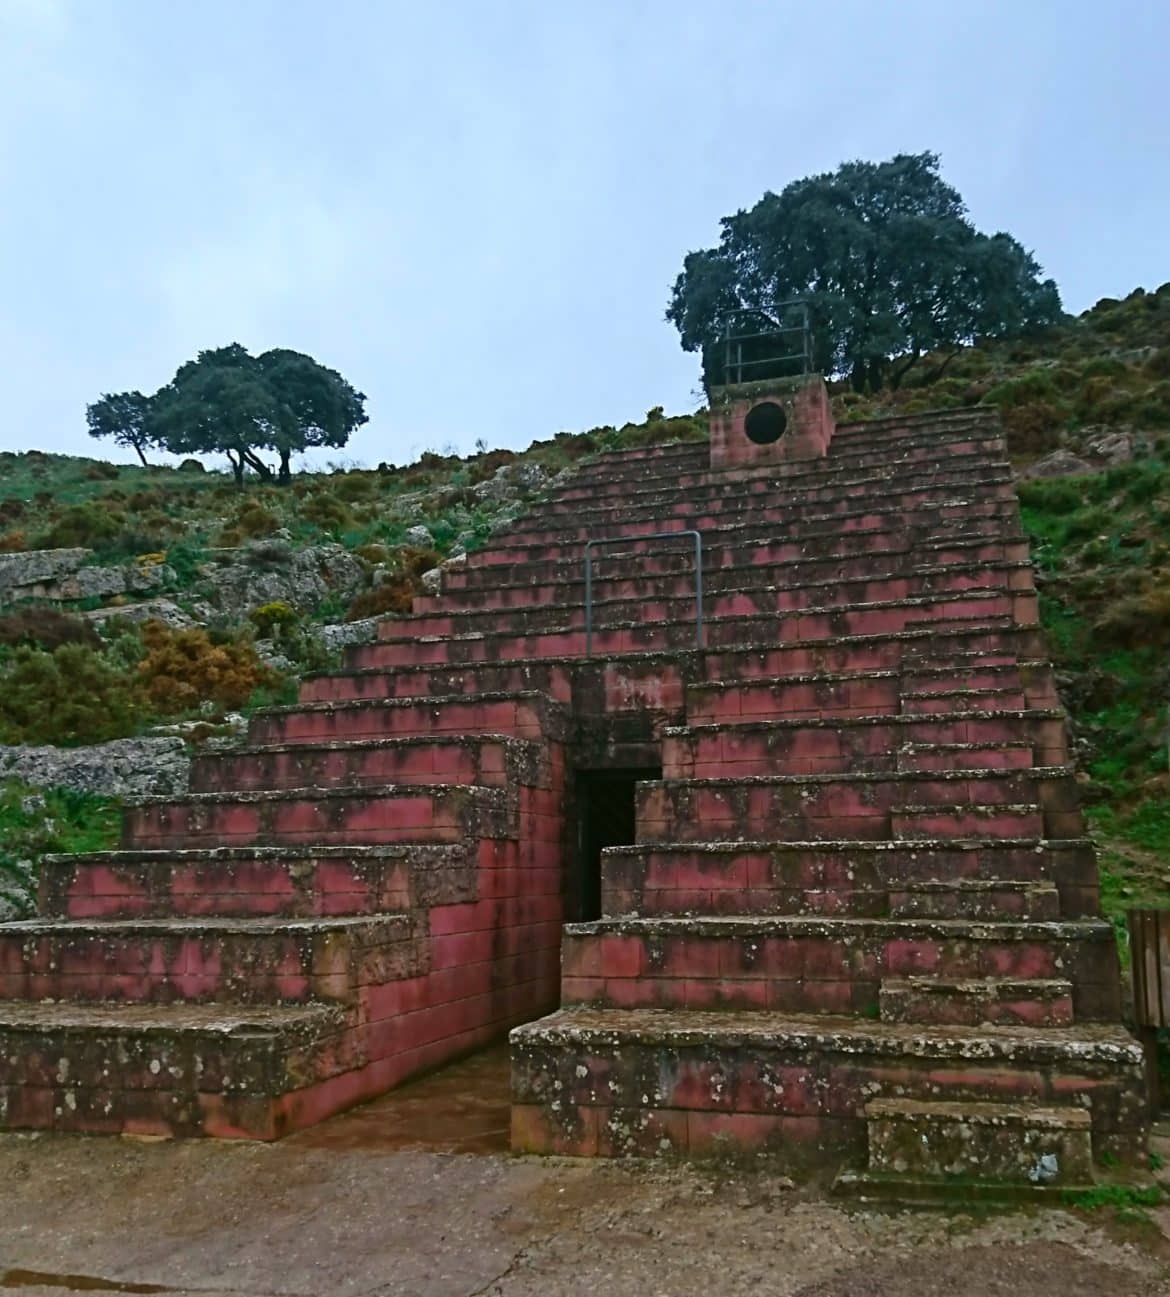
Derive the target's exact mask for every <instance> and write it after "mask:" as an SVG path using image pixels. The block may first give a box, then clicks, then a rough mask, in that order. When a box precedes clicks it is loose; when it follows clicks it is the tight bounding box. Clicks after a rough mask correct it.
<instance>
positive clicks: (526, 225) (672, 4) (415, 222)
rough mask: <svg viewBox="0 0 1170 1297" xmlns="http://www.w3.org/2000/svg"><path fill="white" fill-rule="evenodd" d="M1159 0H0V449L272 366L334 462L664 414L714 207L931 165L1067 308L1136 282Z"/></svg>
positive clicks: (1159, 258)
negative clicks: (300, 391) (235, 350)
mask: <svg viewBox="0 0 1170 1297" xmlns="http://www.w3.org/2000/svg"><path fill="white" fill-rule="evenodd" d="M1168 55H1170V6H1168V5H1166V4H1165V3H1162V2H1161V0H1148V2H1139V0H1120V2H1119V0H1112V2H1111V3H1110V4H1108V5H1102V4H1100V3H1088V2H1087V0H1063V2H1050V0H1009V2H1005V3H999V2H998V0H989V2H986V3H974V2H968V3H940V2H939V0H929V2H928V3H927V2H922V0H886V2H885V3H878V2H877V0H872V2H870V0H836V2H830V0H800V2H799V3H790V2H789V0H770V2H767V3H749V2H746V0H741V2H737V0H720V2H719V3H712V2H711V0H706V2H705V3H697V2H695V0H669V2H667V0H663V2H662V3H658V2H657V0H641V2H640V0H624V2H620V0H592V2H591V3H572V4H570V3H557V0H544V3H525V2H521V0H450V2H449V3H425V2H424V3H418V2H417V0H416V2H414V3H398V2H397V0H383V2H381V3H378V2H375V0H327V2H326V0H0V357H2V359H0V380H2V384H3V401H2V405H0V408H2V409H3V418H2V419H0V448H7V449H27V448H31V447H37V448H40V449H44V450H60V451H73V452H79V453H83V454H84V453H98V454H103V453H106V452H105V451H103V450H102V449H100V446H101V443H95V442H93V441H91V440H90V439H89V438H88V437H87V436H86V433H85V424H84V407H85V405H86V403H87V402H88V401H90V400H93V399H94V398H95V397H96V396H97V395H98V394H99V393H100V392H103V391H119V390H122V389H126V388H141V389H142V390H144V391H153V390H154V388H156V387H157V386H158V385H159V384H161V383H163V382H165V381H166V380H167V379H168V378H169V377H170V376H171V374H172V373H173V372H174V370H175V368H176V367H177V366H178V365H179V364H180V363H181V362H182V361H184V360H187V359H189V358H190V357H191V356H193V355H194V353H195V352H196V351H197V350H199V349H200V348H203V347H213V346H221V345H224V344H226V343H228V342H232V341H239V342H242V343H244V344H245V345H246V346H248V347H250V348H253V349H256V350H263V349H265V348H267V347H271V346H284V347H293V348H296V349H298V350H302V351H308V352H310V353H311V354H313V355H314V356H316V357H317V358H318V359H319V360H321V361H322V362H324V363H326V364H328V365H332V366H334V367H335V368H337V369H339V370H341V372H342V373H343V374H345V376H346V377H347V378H349V379H350V380H351V381H352V382H353V383H354V384H355V385H356V386H358V387H359V388H361V389H362V390H363V391H365V392H366V393H367V395H368V396H369V407H368V408H369V412H370V424H369V425H368V426H367V427H366V428H364V429H363V430H362V431H361V432H360V433H359V434H358V435H357V436H356V437H355V438H354V440H353V442H352V443H351V446H350V449H349V454H350V455H352V456H353V457H354V458H357V459H360V460H363V461H365V462H367V463H371V464H372V463H376V462H377V461H378V460H380V459H389V460H396V461H398V462H402V461H403V460H405V459H407V458H409V457H411V456H412V455H413V454H416V453H418V452H419V451H422V450H424V449H427V448H434V449H439V448H442V447H443V446H445V445H447V444H454V445H455V446H457V447H459V448H461V449H470V448H471V446H472V444H473V443H474V441H475V440H476V438H478V437H483V438H484V439H485V440H486V441H487V442H488V443H489V445H492V446H516V447H519V446H523V445H526V444H527V443H528V442H529V441H531V440H532V439H533V438H536V437H547V436H551V435H552V434H553V433H555V432H557V431H558V430H561V429H572V430H578V429H583V428H587V427H590V426H592V425H595V424H599V423H622V422H624V421H625V420H627V419H638V418H641V416H642V415H643V414H644V412H645V411H646V410H647V409H648V408H649V407H650V406H653V405H665V406H666V408H667V409H668V410H669V411H682V410H686V409H690V408H693V406H694V404H695V402H694V399H693V396H692V393H693V392H694V390H695V388H696V387H697V365H696V361H695V358H694V357H693V356H689V355H686V354H684V353H683V352H682V351H680V350H679V348H678V343H677V340H676V335H675V333H674V330H673V329H672V328H671V327H670V326H669V325H668V324H666V322H665V321H664V320H663V310H664V308H665V304H666V300H667V296H668V293H669V289H670V285H671V283H672V281H673V279H674V276H675V274H676V273H677V272H678V269H679V267H680V265H681V262H682V258H683V256H684V254H685V253H686V252H687V251H688V250H689V249H691V248H696V247H704V246H708V245H710V244H711V243H713V242H714V241H715V240H716V238H717V236H718V221H719V218H720V217H721V216H723V215H726V214H728V213H730V212H733V211H734V210H736V209H737V208H739V207H743V206H749V205H750V204H752V203H754V202H755V201H756V199H758V198H759V197H760V195H761V194H762V193H763V192H764V191H765V190H766V189H776V190H778V189H780V188H782V187H783V186H784V185H785V184H786V183H787V182H788V181H789V180H792V179H795V178H798V177H800V176H804V175H807V174H809V173H810V172H814V171H822V170H828V169H831V168H833V167H835V166H836V165H837V164H838V163H839V162H841V161H843V160H845V159H848V158H855V157H858V158H866V159H870V160H880V159H883V158H886V157H889V156H891V155H892V154H894V153H896V152H899V151H912V150H913V151H916V150H920V149H926V148H930V149H935V150H937V151H939V152H941V153H942V155H943V173H944V175H945V176H946V178H947V179H948V180H949V181H951V182H952V183H953V184H954V185H956V186H957V187H958V189H959V190H960V192H961V193H962V194H963V195H964V197H965V198H966V200H967V202H968V204H969V206H970V208H971V212H972V215H973V217H974V219H975V221H976V223H977V224H978V225H979V226H980V228H982V229H985V230H988V231H990V230H993V229H1006V230H1009V231H1010V232H1011V233H1013V234H1015V235H1016V236H1017V237H1018V238H1019V239H1020V240H1021V241H1022V242H1023V243H1025V244H1026V245H1027V246H1028V247H1030V248H1031V249H1032V250H1033V251H1034V252H1035V253H1036V255H1037V256H1038V258H1039V259H1040V261H1041V263H1042V264H1043V266H1044V268H1045V270H1046V272H1047V273H1049V274H1051V275H1053V276H1054V277H1055V278H1056V280H1057V282H1058V283H1059V284H1060V286H1061V290H1062V292H1063V294H1064V298H1065V302H1066V305H1067V306H1068V307H1069V308H1070V309H1073V310H1080V309H1083V308H1084V307H1085V306H1088V305H1090V304H1091V303H1092V302H1094V301H1095V300H1096V299H1097V298H1098V297H1101V296H1105V295H1120V294H1124V293H1125V292H1127V291H1128V290H1129V289H1131V288H1133V287H1135V286H1136V285H1139V284H1141V285H1143V286H1146V287H1153V286H1155V285H1156V284H1158V283H1160V282H1162V281H1163V280H1165V279H1170V220H1168V214H1167V200H1168V197H1170V164H1168V161H1167V159H1168V158H1170V95H1168V94H1167V90H1166V67H1167V59H1168Z"/></svg>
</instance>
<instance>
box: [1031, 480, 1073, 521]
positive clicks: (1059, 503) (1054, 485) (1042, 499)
mask: <svg viewBox="0 0 1170 1297" xmlns="http://www.w3.org/2000/svg"><path fill="white" fill-rule="evenodd" d="M1017 493H1018V495H1019V497H1020V503H1021V504H1022V505H1024V506H1025V507H1026V508H1033V509H1042V510H1043V511H1044V512H1046V513H1055V514H1065V513H1073V512H1075V511H1076V510H1077V509H1079V508H1080V507H1081V506H1082V505H1083V504H1084V503H1085V486H1084V479H1083V478H1079V477H1074V478H1069V477H1037V478H1033V479H1031V480H1030V481H1027V482H1021V483H1020V485H1019V488H1018V492H1017Z"/></svg>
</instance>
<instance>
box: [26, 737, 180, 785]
mask: <svg viewBox="0 0 1170 1297" xmlns="http://www.w3.org/2000/svg"><path fill="white" fill-rule="evenodd" d="M190 764H191V758H190V756H189V755H188V752H187V749H186V747H185V745H184V743H183V741H182V739H180V738H144V739H114V740H112V741H111V742H109V743H95V744H92V745H91V746H89V747H82V748H56V747H34V746H33V745H31V744H20V745H18V746H16V747H0V779H19V780H21V781H22V782H23V783H26V784H31V785H32V786H33V787H34V788H71V789H75V790H76V791H77V792H83V793H99V794H101V795H102V796H105V797H142V796H170V795H171V794H172V793H183V792H186V790H187V772H188V768H189V767H190Z"/></svg>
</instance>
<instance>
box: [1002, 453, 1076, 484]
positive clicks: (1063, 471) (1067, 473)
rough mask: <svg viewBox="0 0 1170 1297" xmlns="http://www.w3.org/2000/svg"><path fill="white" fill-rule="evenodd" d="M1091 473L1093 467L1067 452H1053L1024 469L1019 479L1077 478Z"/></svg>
mask: <svg viewBox="0 0 1170 1297" xmlns="http://www.w3.org/2000/svg"><path fill="white" fill-rule="evenodd" d="M1091 472H1093V465H1092V464H1090V463H1089V462H1088V460H1085V459H1081V458H1080V457H1079V456H1078V455H1074V454H1073V453H1072V451H1069V450H1054V451H1053V452H1052V454H1051V455H1045V456H1044V457H1043V458H1042V459H1038V460H1037V461H1036V462H1035V463H1034V464H1029V466H1028V467H1027V468H1026V469H1024V471H1023V472H1022V473H1021V474H1020V477H1021V479H1023V480H1025V481H1026V480H1027V479H1028V478H1034V477H1078V476H1082V475H1083V474H1085V473H1091Z"/></svg>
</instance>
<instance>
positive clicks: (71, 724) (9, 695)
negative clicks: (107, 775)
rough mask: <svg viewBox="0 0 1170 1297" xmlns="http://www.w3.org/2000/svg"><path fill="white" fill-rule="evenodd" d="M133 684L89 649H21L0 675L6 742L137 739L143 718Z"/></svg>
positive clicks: (1, 730)
mask: <svg viewBox="0 0 1170 1297" xmlns="http://www.w3.org/2000/svg"><path fill="white" fill-rule="evenodd" d="M143 712H144V708H143V704H142V699H141V695H140V694H139V693H138V691H137V689H136V688H135V686H134V682H133V680H132V679H130V678H128V677H127V675H126V674H125V672H124V671H122V670H120V669H119V668H118V666H116V665H114V664H112V663H111V662H109V661H108V660H107V659H106V658H105V657H104V656H103V655H102V654H100V653H98V652H97V651H96V650H94V649H92V648H90V647H89V646H88V645H86V644H62V645H61V646H60V647H59V648H56V649H54V650H53V651H52V652H51V653H50V652H47V651H46V650H44V649H35V648H27V647H24V648H18V649H16V650H15V652H14V653H13V655H12V657H11V658H10V659H9V660H8V662H6V663H5V664H4V667H3V669H2V670H0V739H2V740H3V742H5V743H60V744H74V743H101V742H104V741H105V740H107V739H119V738H126V737H128V736H129V735H131V734H134V733H135V732H136V731H137V729H138V726H139V724H140V723H141V721H142V719H143Z"/></svg>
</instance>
